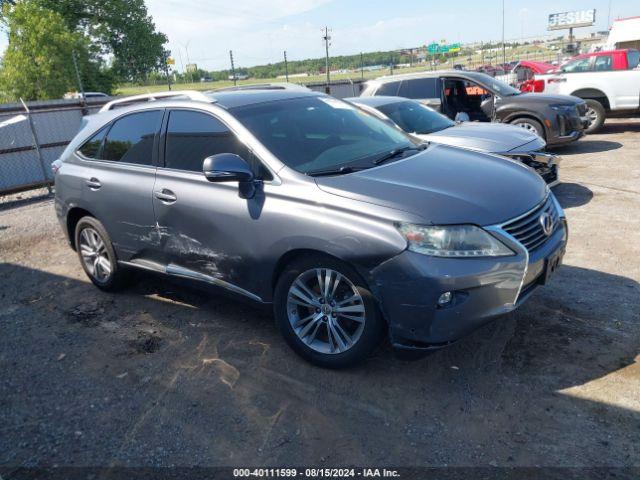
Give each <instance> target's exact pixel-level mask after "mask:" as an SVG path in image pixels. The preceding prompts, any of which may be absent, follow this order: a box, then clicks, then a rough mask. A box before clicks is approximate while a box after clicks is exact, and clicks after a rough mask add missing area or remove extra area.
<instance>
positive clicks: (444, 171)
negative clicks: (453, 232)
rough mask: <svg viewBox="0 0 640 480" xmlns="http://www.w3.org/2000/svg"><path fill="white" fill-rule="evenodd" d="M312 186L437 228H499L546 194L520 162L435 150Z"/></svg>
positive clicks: (318, 180)
mask: <svg viewBox="0 0 640 480" xmlns="http://www.w3.org/2000/svg"><path fill="white" fill-rule="evenodd" d="M315 181H316V183H317V185H318V187H319V188H320V189H322V190H323V191H325V192H327V193H331V194H333V195H338V196H341V197H345V198H351V199H354V200H359V201H363V202H368V203H372V204H376V205H380V206H384V207H389V208H394V209H396V210H401V211H405V212H409V213H411V214H414V215H418V216H420V217H422V218H424V224H440V225H446V224H462V223H472V224H477V225H492V224H497V223H502V222H504V221H506V220H509V219H511V218H514V217H516V216H518V215H521V214H522V213H524V212H526V211H528V210H530V209H531V208H533V207H534V206H536V205H537V204H538V203H540V202H541V201H542V200H543V199H544V197H545V195H546V192H547V187H546V185H545V183H544V181H543V180H542V179H541V178H540V177H539V176H538V175H537V174H536V173H535V172H533V171H532V170H530V169H529V168H527V167H525V166H523V165H522V164H520V163H519V162H515V161H511V160H506V159H504V158H501V157H497V156H493V155H488V154H483V153H478V152H473V151H470V150H464V149H460V148H453V147H449V146H446V145H438V144H431V145H430V146H429V147H428V148H427V149H426V150H425V151H423V152H420V153H418V154H415V155H412V156H411V157H408V158H406V159H404V160H398V161H395V162H390V163H388V164H384V165H381V166H379V167H374V168H371V169H367V170H363V171H360V172H355V173H351V174H346V175H337V176H331V177H317V178H315Z"/></svg>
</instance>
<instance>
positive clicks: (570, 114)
mask: <svg viewBox="0 0 640 480" xmlns="http://www.w3.org/2000/svg"><path fill="white" fill-rule="evenodd" d="M581 110H582V107H579V106H577V107H576V108H575V109H573V110H569V111H565V112H554V114H553V116H552V120H551V126H550V127H549V125H547V127H548V132H547V145H553V146H560V145H567V144H569V143H571V142H575V141H576V140H578V139H580V138H582V137H583V136H584V128H585V125H584V121H583V119H582V118H581V114H580V113H579V112H580V111H581Z"/></svg>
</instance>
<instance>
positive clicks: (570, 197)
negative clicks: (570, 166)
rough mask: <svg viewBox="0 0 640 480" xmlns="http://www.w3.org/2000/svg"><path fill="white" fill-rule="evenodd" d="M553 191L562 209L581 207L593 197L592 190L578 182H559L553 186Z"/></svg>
mask: <svg viewBox="0 0 640 480" xmlns="http://www.w3.org/2000/svg"><path fill="white" fill-rule="evenodd" d="M553 193H554V195H555V196H556V198H557V199H558V202H560V205H561V206H562V208H564V209H569V208H576V207H581V206H583V205H586V204H587V203H589V202H590V201H591V199H592V198H593V192H592V191H591V190H590V189H589V188H587V187H585V186H584V185H580V184H579V183H560V184H558V185H557V186H555V187H553Z"/></svg>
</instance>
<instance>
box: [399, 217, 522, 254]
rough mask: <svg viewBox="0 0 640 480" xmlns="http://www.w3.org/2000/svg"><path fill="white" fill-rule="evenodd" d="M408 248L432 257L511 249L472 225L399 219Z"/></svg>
mask: <svg viewBox="0 0 640 480" xmlns="http://www.w3.org/2000/svg"><path fill="white" fill-rule="evenodd" d="M398 230H399V231H400V233H402V235H403V236H404V238H406V239H407V243H408V247H409V250H412V251H414V252H417V253H422V254H424V255H431V256H432V257H456V258H469V257H502V256H506V255H514V252H513V251H512V250H511V249H509V248H508V247H507V246H506V245H504V244H503V243H502V242H500V241H499V240H498V239H497V238H495V237H494V236H492V235H490V234H489V233H487V232H486V231H484V230H483V229H482V228H480V227H476V226H475V225H447V226H423V225H412V224H410V223H401V224H399V225H398Z"/></svg>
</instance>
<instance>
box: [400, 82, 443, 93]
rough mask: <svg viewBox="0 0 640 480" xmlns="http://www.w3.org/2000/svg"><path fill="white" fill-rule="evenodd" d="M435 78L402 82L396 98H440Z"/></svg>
mask: <svg viewBox="0 0 640 480" xmlns="http://www.w3.org/2000/svg"><path fill="white" fill-rule="evenodd" d="M437 80H438V79H437V78H414V79H412V80H404V81H403V82H402V84H401V85H400V92H399V93H398V96H400V97H406V98H440V92H438V91H437V90H438V89H437Z"/></svg>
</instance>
